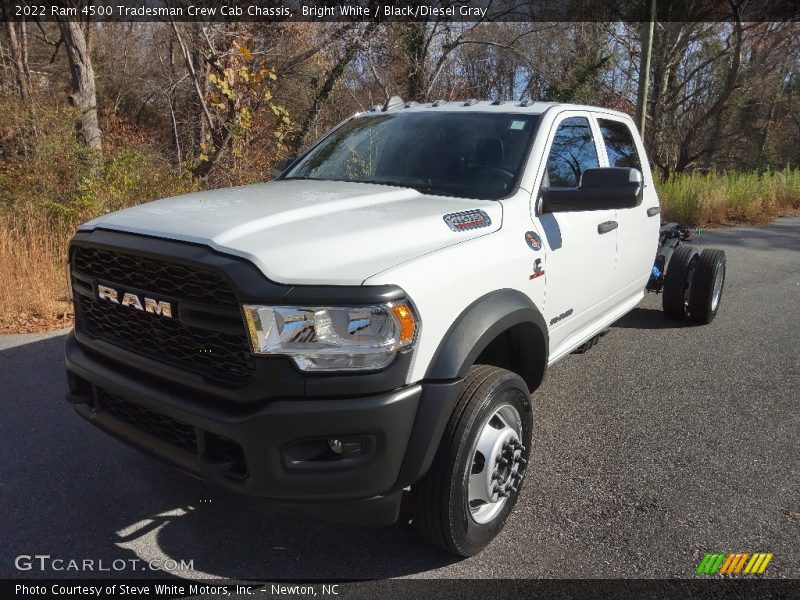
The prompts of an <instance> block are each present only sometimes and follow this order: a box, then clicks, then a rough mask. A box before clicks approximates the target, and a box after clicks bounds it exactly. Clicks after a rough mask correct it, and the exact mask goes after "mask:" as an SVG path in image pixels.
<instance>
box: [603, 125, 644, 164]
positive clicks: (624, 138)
mask: <svg viewBox="0 0 800 600" xmlns="http://www.w3.org/2000/svg"><path fill="white" fill-rule="evenodd" d="M597 124H598V125H599V126H600V134H601V135H602V136H603V143H604V144H605V146H606V154H607V155H608V166H609V167H630V168H632V169H639V170H640V171H641V170H642V163H641V161H640V160H639V153H638V152H637V151H636V142H634V140H633V134H632V133H631V130H630V128H629V127H628V126H627V125H626V124H625V123H622V122H621V121H609V120H606V119H597Z"/></svg>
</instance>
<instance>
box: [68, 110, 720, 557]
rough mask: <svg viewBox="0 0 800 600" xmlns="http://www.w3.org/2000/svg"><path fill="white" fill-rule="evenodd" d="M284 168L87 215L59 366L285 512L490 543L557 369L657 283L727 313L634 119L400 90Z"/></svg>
mask: <svg viewBox="0 0 800 600" xmlns="http://www.w3.org/2000/svg"><path fill="white" fill-rule="evenodd" d="M279 168H282V169H283V170H282V172H280V174H279V175H278V176H277V178H276V179H275V180H274V181H271V182H269V183H265V184H260V185H251V186H245V187H238V188H231V189H222V190H216V191H209V192H202V193H196V194H189V195H186V196H181V197H177V198H171V199H166V200H160V201H157V202H152V203H149V204H145V205H142V206H137V207H134V208H129V209H126V210H122V211H119V212H116V213H112V214H108V215H105V216H102V217H100V218H98V219H95V220H94V221H91V222H89V223H86V224H85V225H83V226H82V227H80V229H79V230H78V232H77V234H76V235H75V238H74V240H73V241H72V244H71V246H70V255H69V267H70V282H71V286H72V290H71V293H72V298H73V300H74V303H75V308H76V325H75V330H74V333H73V334H72V335H70V337H69V338H68V340H67V344H66V365H67V371H68V380H69V394H68V399H69V401H70V402H72V403H73V404H74V405H75V409H76V410H77V412H78V413H79V414H80V415H81V416H83V417H85V418H86V419H88V420H89V421H90V422H92V423H94V424H95V425H96V426H98V427H100V428H101V429H103V430H105V431H107V432H108V433H110V434H112V435H114V436H116V437H117V438H119V439H121V440H124V441H125V442H127V443H129V444H131V445H133V446H135V447H137V448H139V449H141V450H144V451H147V452H150V453H152V454H154V455H156V456H159V457H162V458H165V459H167V460H169V461H171V462H172V463H174V464H176V465H177V466H178V467H180V468H181V469H183V470H185V471H187V472H189V473H192V474H194V475H198V476H201V477H203V478H206V479H208V480H212V481H215V482H218V483H220V484H222V485H224V486H226V487H228V488H230V489H233V490H237V491H240V492H244V493H247V494H254V495H258V496H263V497H265V498H269V499H271V500H272V501H274V502H275V503H277V504H279V505H283V506H284V507H290V508H293V509H295V510H300V511H305V512H311V513H312V514H315V515H320V516H325V517H328V518H337V519H341V520H351V521H352V520H355V521H358V522H361V523H375V524H388V523H391V522H394V521H396V520H397V519H398V516H399V514H400V508H401V500H402V501H403V506H404V507H408V508H409V510H410V511H411V512H410V513H409V514H410V515H411V520H413V522H414V523H415V524H416V525H417V526H418V527H419V528H420V530H421V531H422V532H423V534H424V535H425V536H426V537H428V538H429V539H430V540H431V541H433V542H435V543H437V544H439V545H440V546H442V547H444V548H445V549H447V550H449V551H451V552H454V553H457V554H460V555H464V556H467V555H471V554H474V553H475V552H477V551H479V550H480V549H481V548H482V547H484V546H485V545H486V544H487V543H489V541H491V540H492V538H493V537H494V536H495V535H497V533H498V532H499V531H500V529H501V528H502V526H503V523H504V522H505V520H506V518H507V516H508V514H509V513H510V511H511V510H512V508H513V506H514V504H515V502H516V499H517V495H518V493H519V489H520V485H521V484H522V482H523V480H524V477H525V470H526V465H527V464H528V461H529V460H530V458H529V452H530V448H531V428H532V423H533V419H532V415H531V402H530V394H531V393H532V392H533V391H534V390H536V388H537V387H538V386H539V385H540V383H541V381H542V378H543V376H544V373H545V369H546V368H547V366H548V365H550V364H553V363H554V362H556V361H557V360H559V359H560V358H562V357H564V356H565V355H567V354H569V353H570V352H573V351H575V350H580V349H584V348H586V347H588V346H590V345H591V344H592V343H593V342H594V341H596V339H597V337H598V336H599V335H600V334H602V333H603V332H604V331H605V330H606V329H607V328H608V327H609V325H611V324H612V323H613V322H614V321H615V320H617V319H619V318H620V317H621V316H623V315H624V314H625V313H627V312H628V311H630V310H631V309H632V308H634V307H635V306H636V304H637V303H638V302H639V301H640V300H641V299H642V297H643V295H644V292H645V290H646V289H648V290H652V291H657V292H661V291H663V293H664V295H663V299H664V308H665V310H666V312H667V313H668V314H669V315H670V316H672V317H679V318H683V317H689V318H692V319H694V320H695V321H698V322H709V321H710V320H711V319H712V318H713V317H714V315H715V314H716V311H717V309H718V307H719V300H720V296H721V293H722V284H723V281H724V270H725V264H724V254H723V253H722V252H720V251H713V250H705V251H704V252H703V253H702V254H698V251H697V250H696V249H695V248H693V247H692V246H687V245H682V246H680V247H678V248H676V246H679V245H680V244H681V242H682V241H684V240H685V239H686V236H687V234H688V230H685V229H682V228H680V227H679V226H677V225H666V226H662V225H661V224H660V217H659V216H658V215H659V204H658V198H657V197H656V192H655V190H654V188H653V180H652V176H651V172H650V168H649V166H648V163H647V160H646V157H645V153H644V148H643V147H642V143H641V141H640V139H639V136H638V134H637V132H636V129H635V127H634V125H633V123H632V121H631V119H630V118H629V117H628V116H626V115H624V114H622V113H618V112H614V111H610V110H605V109H602V108H594V107H586V106H574V105H563V104H545V103H530V102H477V101H474V100H470V101H467V102H435V103H432V104H431V103H428V104H424V105H423V104H416V103H403V101H402V100H400V99H399V98H392V99H390V100H389V101H387V103H386V104H385V105H384V106H383V107H375V108H373V109H372V110H371V111H368V112H365V113H361V114H358V115H356V116H354V117H353V118H351V119H348V120H346V121H345V122H344V123H342V124H341V125H339V126H338V127H337V128H336V129H334V130H333V131H332V132H331V133H329V134H328V135H327V136H326V137H324V138H323V139H322V140H320V141H319V142H317V143H316V144H315V145H314V146H313V147H312V148H311V149H310V150H308V151H307V152H306V153H305V154H304V155H302V156H300V157H298V158H296V159H294V158H292V159H289V160H285V161H282V164H279ZM403 514H406V513H405V510H404V513H403Z"/></svg>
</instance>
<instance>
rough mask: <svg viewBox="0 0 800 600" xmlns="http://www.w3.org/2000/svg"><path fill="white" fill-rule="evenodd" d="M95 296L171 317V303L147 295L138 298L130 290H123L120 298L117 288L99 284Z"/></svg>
mask: <svg viewBox="0 0 800 600" xmlns="http://www.w3.org/2000/svg"><path fill="white" fill-rule="evenodd" d="M97 298H98V299H100V300H108V301H109V302H113V303H114V304H120V305H122V306H130V307H132V308H135V309H136V310H142V311H144V312H149V313H152V314H154V315H158V316H160V317H169V318H170V319H171V318H172V304H170V303H169V302H165V301H163V300H156V299H154V298H148V297H147V296H142V297H141V298H140V297H139V296H138V295H136V294H133V293H131V292H125V293H124V294H123V295H122V299H121V300H120V298H119V292H117V290H115V289H113V288H110V287H106V286H104V285H100V284H98V285H97Z"/></svg>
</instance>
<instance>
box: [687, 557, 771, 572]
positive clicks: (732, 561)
mask: <svg viewBox="0 0 800 600" xmlns="http://www.w3.org/2000/svg"><path fill="white" fill-rule="evenodd" d="M772 556H773V554H772V553H771V552H769V553H768V552H755V553H753V554H751V553H749V552H732V553H726V552H714V553H708V554H706V555H705V557H704V558H703V560H702V561H700V565H699V566H698V567H697V573H699V574H701V575H714V574H716V573H719V574H720V575H739V574H742V575H762V574H763V573H764V571H766V570H767V565H768V564H769V562H770V561H771V560H772Z"/></svg>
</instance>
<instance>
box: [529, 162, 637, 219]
mask: <svg viewBox="0 0 800 600" xmlns="http://www.w3.org/2000/svg"><path fill="white" fill-rule="evenodd" d="M643 188H644V185H643V180H642V172H641V171H639V169H632V168H629V167H604V168H597V169H586V170H585V171H584V172H583V173H582V174H581V180H580V184H579V185H578V187H576V188H574V187H573V188H554V187H548V188H544V189H543V190H542V208H543V211H544V212H571V211H579V210H607V209H614V208H618V209H619V208H634V207H636V206H639V205H640V204H641V203H642V191H643Z"/></svg>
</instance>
